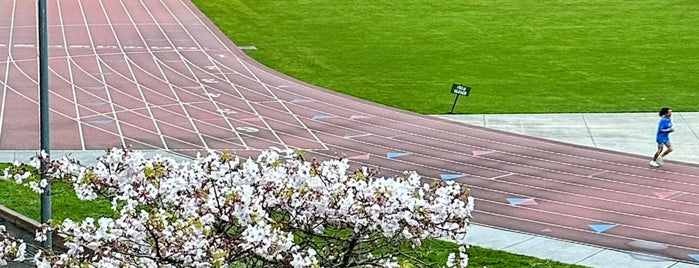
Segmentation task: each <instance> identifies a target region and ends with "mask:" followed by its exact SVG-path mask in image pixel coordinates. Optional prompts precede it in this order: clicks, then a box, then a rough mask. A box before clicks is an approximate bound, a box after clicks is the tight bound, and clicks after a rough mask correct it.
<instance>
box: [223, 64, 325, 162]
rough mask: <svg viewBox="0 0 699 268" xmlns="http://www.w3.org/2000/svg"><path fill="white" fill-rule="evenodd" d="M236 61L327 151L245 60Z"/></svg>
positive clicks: (321, 142)
mask: <svg viewBox="0 0 699 268" xmlns="http://www.w3.org/2000/svg"><path fill="white" fill-rule="evenodd" d="M236 59H237V60H238V62H240V64H241V65H242V66H243V67H244V68H245V69H246V70H247V71H248V72H249V73H250V75H252V76H253V77H254V78H255V80H256V81H257V82H258V83H260V85H262V86H263V87H264V88H265V90H267V92H268V93H269V94H270V95H271V96H272V97H274V98H275V99H276V100H277V101H278V102H279V105H281V106H282V107H284V109H285V110H286V112H287V113H288V114H290V115H291V116H292V117H294V119H296V122H297V123H299V124H300V125H301V126H302V127H303V128H304V129H305V130H306V131H307V132H308V134H311V136H312V137H313V138H314V139H315V140H316V141H317V142H318V143H319V144H320V145H322V146H323V148H324V149H325V150H327V149H328V146H327V145H326V144H325V142H323V141H322V140H320V138H318V136H317V135H316V134H315V133H314V132H313V130H311V129H310V128H309V127H308V126H306V124H305V123H303V121H301V119H299V117H298V115H296V114H295V113H294V112H293V111H291V109H289V107H288V106H286V102H285V101H283V100H282V99H280V98H279V97H277V95H276V94H275V93H274V92H273V91H272V90H271V89H270V88H269V87H268V86H267V83H265V82H263V81H262V80H260V78H259V77H257V75H256V74H255V73H254V72H253V71H252V70H250V68H248V65H247V63H245V62H244V61H243V60H241V59H240V58H239V57H236Z"/></svg>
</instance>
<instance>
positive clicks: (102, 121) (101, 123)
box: [90, 119, 114, 125]
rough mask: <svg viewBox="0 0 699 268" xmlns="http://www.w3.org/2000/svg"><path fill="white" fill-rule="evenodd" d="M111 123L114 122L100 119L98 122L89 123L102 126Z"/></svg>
mask: <svg viewBox="0 0 699 268" xmlns="http://www.w3.org/2000/svg"><path fill="white" fill-rule="evenodd" d="M112 121H114V120H112V119H100V120H92V121H90V123H93V124H99V125H104V124H109V123H111V122H112Z"/></svg>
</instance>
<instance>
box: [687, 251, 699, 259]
mask: <svg viewBox="0 0 699 268" xmlns="http://www.w3.org/2000/svg"><path fill="white" fill-rule="evenodd" d="M687 256H689V257H690V258H692V259H694V261H699V253H694V254H687Z"/></svg>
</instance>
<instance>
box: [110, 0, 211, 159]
mask: <svg viewBox="0 0 699 268" xmlns="http://www.w3.org/2000/svg"><path fill="white" fill-rule="evenodd" d="M139 2H141V5H142V6H144V4H143V1H139ZM120 4H121V7H122V8H123V10H124V12H126V15H127V16H128V17H129V20H130V21H131V23H132V25H133V27H134V29H135V30H136V32H138V35H139V37H140V38H141V40H142V41H143V44H146V42H145V38H144V36H143V33H141V30H139V29H138V24H137V23H136V21H135V20H134V19H133V17H132V16H131V13H129V10H128V9H127V8H126V6H125V5H124V2H123V1H120ZM145 9H146V11H147V12H148V14H149V15H150V17H151V18H153V14H152V13H151V12H150V10H148V8H145ZM153 21H154V22H155V19H153ZM156 25H157V23H156ZM157 26H158V28H160V30H161V31H162V28H161V27H160V25H157ZM146 47H147V46H146ZM148 53H150V55H151V57H152V59H153V61H154V62H155V63H156V66H157V67H158V70H159V71H160V75H161V76H162V77H163V78H164V81H165V83H167V85H168V88H169V89H170V91H171V92H172V94H174V97H175V99H176V100H177V102H178V103H180V109H182V111H183V112H184V114H185V116H186V117H187V120H189V124H190V125H191V126H192V128H193V129H194V132H195V133H196V135H197V136H198V137H199V140H200V141H201V143H202V145H203V146H204V148H205V149H206V150H207V151H208V150H210V148H209V145H208V144H207V142H206V140H205V139H204V137H203V136H202V134H201V132H200V131H199V129H198V128H197V125H196V124H195V123H194V121H193V120H192V117H191V116H190V115H189V112H188V111H187V109H186V107H184V105H183V104H182V100H180V97H179V95H177V92H176V91H175V89H174V87H173V85H172V83H170V81H169V79H168V78H167V75H166V74H165V72H164V71H163V69H162V66H161V64H159V63H158V59H157V57H156V56H155V54H154V53H153V51H152V50H150V49H148Z"/></svg>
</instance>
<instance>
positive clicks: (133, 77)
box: [99, 0, 169, 150]
mask: <svg viewBox="0 0 699 268" xmlns="http://www.w3.org/2000/svg"><path fill="white" fill-rule="evenodd" d="M99 3H100V7H101V9H102V13H103V14H104V17H105V18H106V19H107V22H108V23H107V24H108V25H109V28H110V29H111V30H112V35H113V36H114V40H116V42H117V44H121V40H120V39H119V36H117V34H116V29H114V25H113V24H112V20H111V18H110V17H109V14H108V13H107V10H106V9H105V7H104V4H103V3H102V0H100V1H99ZM117 47H119V50H120V51H121V54H122V56H123V57H124V61H125V62H126V66H127V67H128V68H129V73H130V74H131V80H132V81H133V82H134V84H136V88H137V89H138V93H139V95H140V97H141V101H143V104H144V106H145V109H146V110H147V111H148V116H149V117H150V120H151V122H152V123H153V126H154V127H155V132H156V133H157V135H158V138H160V142H162V143H163V148H164V149H165V150H169V147H168V146H167V142H165V137H164V135H163V132H162V131H161V130H160V126H158V122H157V121H156V120H155V115H153V110H152V109H151V107H150V104H149V103H148V102H147V101H146V95H145V94H144V92H143V86H142V85H141V83H138V79H137V78H136V73H135V72H134V70H133V68H132V67H131V61H129V59H128V57H127V56H126V52H125V51H124V49H123V48H122V47H121V46H117Z"/></svg>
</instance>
